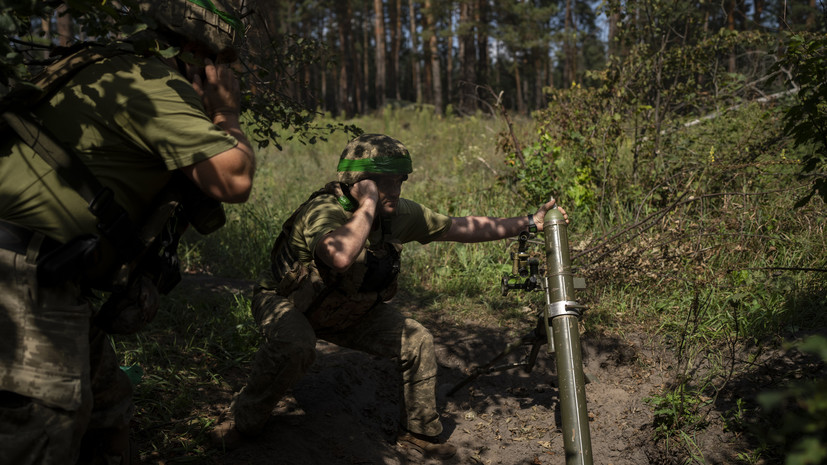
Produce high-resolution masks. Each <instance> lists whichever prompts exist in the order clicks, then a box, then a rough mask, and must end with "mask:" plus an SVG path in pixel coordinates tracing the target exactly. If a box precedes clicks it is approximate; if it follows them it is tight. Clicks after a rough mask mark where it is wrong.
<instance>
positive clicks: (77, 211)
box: [0, 0, 255, 464]
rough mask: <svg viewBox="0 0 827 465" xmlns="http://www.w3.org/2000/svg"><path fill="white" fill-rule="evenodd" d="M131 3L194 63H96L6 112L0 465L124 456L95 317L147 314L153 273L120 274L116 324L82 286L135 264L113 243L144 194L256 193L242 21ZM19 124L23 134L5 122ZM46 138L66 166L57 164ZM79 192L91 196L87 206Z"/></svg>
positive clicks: (114, 381)
mask: <svg viewBox="0 0 827 465" xmlns="http://www.w3.org/2000/svg"><path fill="white" fill-rule="evenodd" d="M141 8H142V10H144V12H145V13H147V14H149V15H150V16H152V17H153V18H154V19H155V22H156V23H157V25H158V29H157V30H156V31H155V33H156V35H157V37H158V38H162V39H163V40H164V41H166V42H167V43H168V44H170V45H174V46H177V47H180V49H181V50H182V51H183V52H185V53H187V54H188V55H189V56H190V57H191V58H193V59H188V60H187V62H186V63H185V62H184V61H183V60H181V59H168V60H162V59H160V58H159V57H154V56H152V57H145V56H139V55H137V54H135V53H115V54H112V55H109V56H108V57H105V58H102V57H101V56H97V57H96V58H95V59H94V60H92V62H90V63H84V66H82V67H81V68H80V69H79V70H78V71H77V72H76V74H74V75H73V76H72V77H71V78H70V79H69V80H68V82H66V84H65V85H63V86H61V87H60V88H58V89H56V90H55V91H54V93H53V94H51V95H50V97H48V98H44V99H43V101H42V102H40V103H39V104H37V105H36V106H35V107H33V108H28V109H25V110H20V109H11V110H9V111H8V112H5V113H4V114H3V118H4V120H5V121H7V122H8V124H9V127H5V128H3V137H2V139H0V140H2V142H0V321H1V322H0V463H4V464H23V463H25V464H72V463H92V462H94V463H122V464H125V463H130V460H131V459H133V458H134V457H135V452H136V450H135V449H134V447H132V446H130V443H129V439H128V432H129V420H130V416H131V411H132V400H131V396H132V387H131V385H130V383H129V380H128V378H127V377H126V375H125V374H124V373H123V372H122V371H121V370H120V369H119V366H118V361H117V358H116V356H115V353H114V352H113V350H112V347H111V343H110V342H109V340H108V337H107V335H106V333H105V332H104V331H103V330H102V328H101V326H100V325H98V324H97V323H90V322H92V321H94V322H100V321H104V322H106V323H107V325H106V326H107V328H121V329H122V328H123V324H127V325H129V324H130V323H135V322H138V323H146V322H147V321H149V320H150V319H151V318H152V317H153V316H154V313H155V311H156V310H157V292H156V291H157V289H156V288H155V286H156V284H157V282H156V281H152V280H149V279H148V278H146V277H145V276H142V277H140V278H137V279H136V278H135V277H134V276H133V273H129V275H128V277H126V278H124V282H126V283H128V289H129V291H124V292H123V293H122V294H118V295H119V296H120V297H122V299H123V300H122V301H117V302H115V303H114V304H113V308H117V309H124V308H128V309H131V310H132V311H135V312H137V313H132V314H130V315H131V316H132V317H133V319H132V320H130V321H127V322H123V321H120V316H119V315H120V314H119V313H117V312H116V313H114V315H115V317H114V318H113V319H109V320H100V319H99V318H98V316H99V314H98V315H96V310H95V309H93V306H92V304H91V303H90V300H89V297H88V296H90V295H91V292H90V288H92V287H93V286H94V287H95V288H98V286H100V288H101V289H107V286H109V285H112V286H114V284H112V282H113V281H114V278H113V276H114V274H113V273H115V272H116V271H118V270H128V271H132V270H137V269H140V268H138V267H137V266H133V265H134V263H127V262H122V260H121V259H122V258H124V257H126V258H128V259H134V260H137V258H136V257H138V256H140V253H141V252H142V251H141V250H133V249H130V250H128V251H125V250H123V248H122V244H121V243H129V244H131V246H133V247H134V246H135V245H136V244H139V242H135V241H127V240H122V239H124V237H126V236H129V237H131V238H132V239H135V238H136V237H137V236H136V230H139V231H142V232H143V231H145V230H146V228H145V226H146V224H147V221H148V218H150V217H151V216H152V215H153V214H154V213H155V212H157V209H156V208H155V205H153V204H154V200H153V199H154V198H155V197H156V195H157V194H159V193H160V192H161V191H162V189H165V187H168V184H170V183H171V180H173V179H175V178H176V177H178V178H180V180H183V182H185V183H189V186H191V187H192V189H194V191H195V192H196V193H197V194H196V195H198V196H201V197H203V198H205V199H209V200H210V201H212V202H214V204H215V205H217V206H218V207H219V208H220V203H219V202H229V203H235V202H244V201H245V200H246V199H247V198H248V196H249V194H250V190H251V188H252V181H253V173H254V171H255V153H254V150H253V148H252V146H251V144H250V142H249V141H248V140H247V138H246V137H245V136H244V134H243V132H242V131H241V128H240V126H239V109H240V107H239V103H240V93H239V82H238V80H237V78H236V77H235V75H234V73H233V72H232V70H231V69H230V68H229V64H230V62H231V61H233V60H235V59H236V57H237V53H236V48H235V47H236V44H237V40H238V38H240V36H241V34H242V32H243V31H242V30H241V29H240V28H241V23H240V21H239V20H238V19H237V17H236V16H234V13H233V12H232V11H231V10H230V8H228V7H227V6H226V5H224V3H223V2H222V1H221V0H212V2H209V1H208V2H201V1H189V0H168V1H149V2H144V3H143V4H142V5H141ZM86 50H93V53H92V54H91V55H92V56H94V55H95V53H97V52H94V49H86ZM79 56H80V55H77V57H79ZM84 56H89V55H84ZM78 59H80V58H78ZM193 63H195V64H193ZM58 71H60V70H58ZM17 116H25V117H26V118H19V119H18V118H17ZM23 120H26V121H28V123H25V124H23V126H22V129H21V128H20V127H15V126H14V124H12V123H13V122H14V121H23ZM10 128H11V129H14V132H12V130H11V129H10ZM27 133H28V134H34V135H35V137H34V138H33V139H31V140H30V139H28V138H27V136H26V134H27ZM47 133H51V136H46V134H47ZM44 140H52V141H55V144H54V145H55V146H62V147H63V148H64V149H63V151H62V152H61V153H62V154H63V155H66V156H67V157H68V159H69V161H70V162H72V163H67V164H64V165H61V166H60V167H59V168H55V167H54V166H53V165H52V164H51V163H50V162H49V161H47V156H46V155H47V154H54V152H50V151H49V150H48V149H44V147H43V146H41V145H39V144H40V143H41V142H42V141H44ZM74 161H78V163H74ZM66 165H72V166H73V168H71V169H68V168H66V167H65V166H66ZM80 165H83V167H82V168H83V169H79V168H77V167H78V166H80ZM86 168H88V169H86ZM84 172H86V173H87V174H88V173H89V172H91V174H88V176H84V175H83V173H84ZM187 180H189V181H187ZM176 182H178V181H176ZM90 185H91V186H92V187H94V190H92V193H93V194H95V198H94V201H93V202H88V204H87V198H86V197H85V195H84V194H83V193H84V192H86V191H87V190H88V189H87V188H89V187H90ZM207 196H208V197H207ZM119 211H120V212H124V214H123V215H120V216H118V215H115V216H114V217H108V215H107V214H108V213H111V212H119ZM213 212H214V210H213ZM96 215H99V216H96ZM196 216H197V215H196ZM152 217H153V218H155V217H154V216H152ZM222 218H223V217H222ZM188 219H189V220H190V222H191V223H192V224H193V225H195V224H196V221H201V220H203V218H198V217H188ZM162 224H163V222H162ZM125 225H134V226H135V228H134V229H131V228H129V227H125ZM142 237H143V236H142ZM140 244H143V243H140ZM171 253H174V250H172V251H171ZM174 266H175V269H174V271H175V272H177V264H174ZM47 270H51V271H47ZM93 276H94V281H93V278H92V277H93ZM112 289H114V287H112ZM113 295H115V293H113ZM110 300H111V299H110ZM124 314H126V313H124Z"/></svg>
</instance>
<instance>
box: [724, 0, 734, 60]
mask: <svg viewBox="0 0 827 465" xmlns="http://www.w3.org/2000/svg"><path fill="white" fill-rule="evenodd" d="M735 2H736V0H730V1H729V2H728V5H727V15H726V22H727V29H729V31H730V32H734V31H735ZM727 68H728V71H729V72H730V73H734V72H735V49H734V48H732V49H730V51H729V60H728V64H727Z"/></svg>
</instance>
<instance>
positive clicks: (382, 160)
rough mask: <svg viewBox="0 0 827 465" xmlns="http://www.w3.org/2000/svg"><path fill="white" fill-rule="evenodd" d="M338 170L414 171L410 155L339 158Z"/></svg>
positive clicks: (403, 172) (382, 172) (390, 172)
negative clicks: (352, 158)
mask: <svg viewBox="0 0 827 465" xmlns="http://www.w3.org/2000/svg"><path fill="white" fill-rule="evenodd" d="M336 171H340V172H341V171H356V172H362V173H379V174H408V173H410V172H412V171H413V165H412V164H411V159H410V157H377V158H360V159H359V160H350V159H347V158H343V159H341V160H339V166H338V167H336Z"/></svg>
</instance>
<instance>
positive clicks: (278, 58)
mask: <svg viewBox="0 0 827 465" xmlns="http://www.w3.org/2000/svg"><path fill="white" fill-rule="evenodd" d="M51 5H52V4H51V3H48V2H35V1H20V0H17V1H12V2H10V3H7V4H4V6H3V8H2V9H0V33H2V34H3V37H4V38H8V39H9V40H3V41H1V42H0V96H5V95H6V93H7V92H8V90H9V89H10V88H11V87H13V86H14V85H25V81H26V80H27V79H29V78H30V77H31V75H32V74H34V73H35V72H37V71H38V70H39V68H40V66H41V65H42V64H43V56H44V52H51V51H57V49H58V47H57V46H56V45H54V44H52V43H49V42H48V41H47V40H46V39H45V38H44V37H43V36H44V34H45V33H44V32H43V31H42V30H41V29H40V28H36V30H37V31H38V32H37V34H39V35H38V36H37V37H35V35H36V34H34V33H32V32H31V31H32V30H33V29H34V28H35V25H37V24H38V23H39V22H42V21H51V20H52V19H53V18H54V17H55V14H56V13H55V10H54V7H53V6H51ZM66 5H67V7H68V8H67V10H66V12H65V13H63V14H65V15H68V16H69V17H71V19H72V22H73V27H74V28H75V35H76V40H77V38H79V37H87V38H89V39H88V40H93V41H94V42H97V43H109V42H112V41H115V40H123V41H127V42H131V43H133V44H134V45H135V48H136V50H138V51H140V52H141V53H146V54H155V55H158V56H160V57H161V58H173V57H175V56H178V55H179V54H180V50H179V49H178V48H176V47H170V46H167V45H166V44H163V43H160V42H159V41H158V40H157V38H156V37H155V36H153V35H150V34H146V31H147V30H152V29H154V28H155V27H156V24H155V21H154V20H153V19H152V18H150V17H148V16H146V15H144V14H143V13H141V12H140V9H139V8H138V7H137V6H136V5H137V2H135V1H134V0H122V1H120V2H117V3H116V4H115V3H112V2H108V1H104V2H100V1H94V0H73V1H70V2H66ZM260 15H261V13H258V14H254V16H253V19H252V20H249V21H250V22H254V21H255V20H256V19H259V18H260ZM256 26H258V27H261V25H260V24H256ZM255 32H256V34H250V36H251V37H250V39H251V40H250V41H249V43H248V44H246V45H245V46H244V47H240V50H239V51H240V61H241V65H240V66H239V78H240V80H241V81H242V85H241V88H242V89H244V92H243V94H242V101H241V105H242V109H243V110H245V112H246V113H247V115H246V117H247V119H248V123H251V122H253V121H254V122H255V124H249V128H250V134H249V135H250V138H251V139H252V140H254V141H255V142H257V143H258V145H259V146H260V147H262V148H264V147H266V146H268V145H269V144H274V145H275V146H276V147H278V148H281V144H282V143H283V142H285V141H290V140H293V139H296V140H298V141H299V142H301V143H307V144H314V143H316V142H317V141H325V140H327V138H328V137H330V135H331V134H333V133H335V132H343V133H344V134H346V135H348V136H349V137H351V138H352V137H354V136H356V135H358V134H359V130H358V128H357V127H355V126H353V125H350V124H346V123H344V122H333V121H328V122H327V123H325V124H317V123H316V120H317V118H318V117H319V116H320V115H319V114H318V112H316V108H317V106H318V102H317V101H316V100H315V99H314V98H313V96H312V94H311V93H310V91H309V83H308V82H306V81H305V80H304V79H302V78H301V77H300V73H301V72H303V71H304V70H305V68H306V67H307V66H308V65H309V64H310V63H314V62H318V61H321V57H322V56H323V55H324V54H326V53H327V50H326V49H325V48H324V46H323V45H322V43H320V42H318V41H314V40H311V39H309V38H304V37H300V36H297V35H291V34H276V33H274V32H272V31H270V30H269V29H267V30H265V31H255ZM253 38H254V39H258V40H252V39H253ZM182 59H185V58H182ZM287 90H292V93H291V92H288V91H287Z"/></svg>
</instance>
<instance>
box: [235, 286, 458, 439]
mask: <svg viewBox="0 0 827 465" xmlns="http://www.w3.org/2000/svg"><path fill="white" fill-rule="evenodd" d="M252 312H253V317H254V318H255V320H256V323H257V324H258V326H259V328H260V330H261V333H262V336H263V337H264V342H263V343H262V345H261V347H260V348H259V350H258V352H257V353H256V356H255V359H254V361H253V367H252V371H251V373H250V376H249V378H248V380H247V384H246V386H244V388H243V389H242V390H241V391H240V392H239V393H237V394H236V395H235V396H234V398H233V402H232V404H231V406H230V411H231V413H232V415H233V417H234V418H235V423H236V428H237V429H238V430H239V431H241V432H242V433H244V434H248V435H253V434H256V433H257V432H259V431H260V430H261V429H262V428H263V427H264V424H265V423H266V422H267V419H268V418H269V417H270V413H271V412H272V410H273V407H275V405H276V404H277V403H278V401H279V400H280V399H281V398H282V396H284V394H285V392H287V390H288V389H289V388H290V387H291V386H292V385H293V384H294V383H296V382H297V381H298V380H299V379H300V378H301V377H302V376H303V375H304V374H305V373H306V372H307V370H308V369H309V368H310V366H311V365H312V364H313V361H314V359H315V356H316V340H317V338H319V339H323V340H325V341H328V342H331V343H333V344H336V345H338V346H341V347H346V348H349V349H355V350H359V351H363V352H367V353H369V354H372V355H378V356H382V357H388V358H394V359H396V362H397V367H398V369H399V372H400V373H401V377H402V383H401V389H402V400H403V404H404V405H403V414H402V418H401V427H402V428H405V429H407V430H409V431H412V432H414V433H419V434H425V435H429V436H436V435H438V434H439V433H441V432H442V423H441V422H440V420H439V413H438V412H437V408H436V372H437V365H436V354H435V352H434V343H433V337H432V336H431V333H430V332H429V331H428V330H427V329H425V327H423V326H422V325H421V324H419V323H418V322H417V321H415V320H412V319H410V318H406V317H405V316H404V315H402V313H401V312H400V311H399V310H398V309H396V308H395V307H394V306H393V305H388V304H380V305H378V306H377V307H375V308H374V309H372V310H371V311H370V312H369V313H368V314H367V315H365V316H364V317H362V318H361V319H360V320H359V321H358V322H357V323H355V324H354V325H352V326H350V327H348V328H347V329H346V330H342V331H337V332H324V333H320V334H316V333H315V331H314V330H313V328H312V327H311V325H310V322H309V321H308V320H307V318H306V317H305V316H304V314H303V313H302V312H301V311H299V310H298V309H297V308H296V307H294V306H293V304H291V303H290V302H289V301H288V300H287V299H285V298H284V297H281V296H279V295H278V294H276V293H275V292H273V291H268V290H258V291H257V292H256V294H255V295H254V297H253V302H252Z"/></svg>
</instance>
